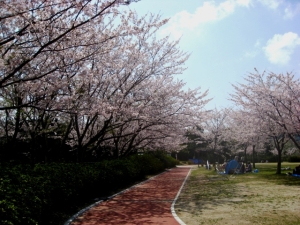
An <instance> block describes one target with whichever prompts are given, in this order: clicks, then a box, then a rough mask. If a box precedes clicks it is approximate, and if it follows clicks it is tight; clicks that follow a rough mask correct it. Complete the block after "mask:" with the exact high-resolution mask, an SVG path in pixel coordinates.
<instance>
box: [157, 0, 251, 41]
mask: <svg viewBox="0 0 300 225" xmlns="http://www.w3.org/2000/svg"><path fill="white" fill-rule="evenodd" d="M250 2H251V0H225V1H223V2H221V3H220V4H218V5H216V3H215V2H214V1H206V2H204V3H203V5H202V6H201V7H198V8H197V9H196V11H195V12H194V13H189V12H187V11H181V12H179V13H177V14H176V15H175V16H173V17H172V18H171V19H170V21H169V24H168V26H167V27H166V28H165V29H164V30H163V31H162V32H163V34H164V35H168V34H171V35H172V36H173V37H174V38H176V39H178V38H180V37H181V36H182V34H183V32H184V31H185V30H190V31H193V30H194V29H195V28H198V27H199V26H200V25H201V24H205V23H209V22H213V21H218V20H222V19H224V18H226V17H228V16H229V15H231V14H232V13H233V12H234V11H235V8H236V7H237V6H243V7H248V6H249V4H250Z"/></svg>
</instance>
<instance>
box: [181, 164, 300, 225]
mask: <svg viewBox="0 0 300 225" xmlns="http://www.w3.org/2000/svg"><path fill="white" fill-rule="evenodd" d="M297 165H299V163H287V162H283V163H282V168H287V167H290V168H291V169H290V170H282V174H276V166H277V164H276V163H256V169H258V170H259V172H258V173H247V174H241V175H234V176H231V175H228V178H229V179H226V178H225V177H224V176H222V175H218V174H217V173H216V172H215V171H214V170H206V169H205V168H203V167H200V168H197V169H195V170H193V171H192V173H191V175H190V177H189V179H188V180H187V182H186V185H185V186H184V188H183V190H182V192H181V194H180V196H179V199H178V201H177V202H176V205H175V210H176V212H177V214H178V216H179V217H183V218H182V220H183V221H184V222H186V221H185V219H186V220H187V222H186V224H187V225H189V224H215V225H218V224H230V222H228V221H230V220H231V219H230V218H231V217H232V219H233V220H234V219H236V220H237V221H241V222H239V224H266V225H273V224H284V225H292V224H300V216H299V215H298V214H299V213H298V212H299V211H300V201H299V200H300V193H299V186H300V179H299V178H296V177H293V176H287V175H286V173H287V172H292V169H293V168H295V166H297ZM226 210H228V211H229V213H227V214H226ZM230 210H231V211H230ZM237 210H238V211H239V212H240V213H237V214H235V213H236V212H237ZM231 214H233V215H231ZM218 215H219V216H218ZM227 217H228V218H227Z"/></svg>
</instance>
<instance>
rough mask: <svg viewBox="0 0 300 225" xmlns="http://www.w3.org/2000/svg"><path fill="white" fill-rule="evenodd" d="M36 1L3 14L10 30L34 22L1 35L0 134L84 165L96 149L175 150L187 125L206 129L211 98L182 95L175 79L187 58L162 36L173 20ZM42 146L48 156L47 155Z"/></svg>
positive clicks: (105, 5)
mask: <svg viewBox="0 0 300 225" xmlns="http://www.w3.org/2000/svg"><path fill="white" fill-rule="evenodd" d="M37 3H38V1H36V2H34V3H32V5H29V6H22V7H21V8H20V9H18V13H16V15H15V16H13V14H12V15H11V16H8V14H7V15H6V14H5V13H4V12H3V13H4V17H3V18H4V19H3V21H4V23H5V24H7V25H6V26H8V27H9V23H13V22H14V21H19V20H20V21H22V18H25V20H26V21H27V20H29V19H28V18H29V17H30V16H31V17H32V18H31V17H30V18H31V19H32V20H33V21H34V22H32V23H30V24H29V25H28V28H27V27H26V28H24V31H20V32H17V33H14V35H15V36H16V39H15V38H13V37H12V38H9V37H10V36H9V35H11V36H13V34H12V33H13V31H12V30H11V31H9V32H8V33H7V34H6V33H5V32H4V30H2V32H3V34H2V37H3V40H2V42H1V43H2V45H3V46H4V47H3V48H2V49H3V51H4V52H3V57H2V63H3V65H4V67H3V71H2V72H1V76H0V78H1V80H0V83H1V90H0V101H1V103H3V104H2V107H1V108H0V115H1V124H0V125H1V126H0V133H1V136H5V137H7V139H10V140H16V139H20V138H22V139H32V140H36V139H40V138H42V139H43V141H44V142H45V145H46V144H47V142H49V138H52V139H56V140H57V139H59V140H60V145H61V146H65V145H67V146H70V148H71V149H72V151H73V152H76V155H77V159H78V160H83V159H84V157H85V155H86V154H91V152H94V151H99V149H100V150H101V149H112V150H111V152H110V153H111V154H112V155H113V156H114V157H118V156H122V155H126V154H130V153H131V152H132V151H137V150H138V149H166V150H170V149H171V148H175V147H176V146H178V145H179V143H180V142H181V141H183V139H184V134H185V130H186V127H188V126H195V124H199V123H201V120H200V119H199V118H202V115H203V114H204V112H203V107H204V106H205V104H206V103H207V102H208V101H209V100H205V97H206V95H207V91H205V92H204V93H201V92H200V89H195V90H188V91H183V86H184V83H183V82H182V81H180V80H179V81H176V80H175V79H174V75H177V74H181V73H182V71H183V70H184V67H183V65H184V63H185V61H186V60H187V59H188V54H186V53H184V52H182V51H180V50H179V48H178V41H175V42H172V41H169V40H168V37H165V38H162V39H157V38H156V31H157V30H158V29H159V28H160V27H161V26H162V25H164V24H165V23H166V22H167V20H161V19H160V16H156V15H146V16H144V17H141V18H139V17H138V16H137V14H136V13H135V12H131V11H129V12H125V11H124V12H123V11H122V12H121V11H118V8H116V7H115V6H117V5H118V4H119V3H120V2H117V1H98V2H94V1H77V3H78V4H79V5H78V4H77V3H76V4H75V3H74V2H73V1H63V2H56V1H52V2H51V4H50V3H49V5H48V4H47V3H48V2H42V3H41V4H40V5H39V4H37ZM73 3H74V4H73ZM100 3H101V4H100ZM3 4H4V6H5V7H6V8H7V10H8V12H10V11H9V10H12V11H13V8H12V5H10V4H8V3H7V2H5V3H3ZM60 4H62V5H60ZM26 10H27V11H26ZM31 12H32V14H30V13H31ZM23 14H24V15H23ZM40 14H41V15H40ZM19 17H20V18H19ZM45 18H48V19H45ZM10 19H11V20H10ZM23 24H27V23H26V22H23ZM39 24H40V25H39ZM38 25H39V26H38ZM20 26H21V25H20ZM31 27H32V28H31ZM37 27H38V29H37ZM33 28H35V29H33ZM18 29H21V28H18ZM31 30H33V31H31ZM29 31H30V32H29ZM12 43H15V44H14V45H12ZM10 45H11V46H10ZM15 45H19V48H16V47H15ZM27 50H28V51H27ZM13 52H14V54H13ZM12 55H14V57H12ZM21 55H22V56H21ZM18 57H19V59H18V60H17V58H18ZM22 57H23V58H22ZM8 59H13V61H11V62H10V61H9V62H8V61H7V60H8ZM12 62H14V63H15V64H12ZM17 63H19V64H17ZM42 148H43V150H44V151H46V152H45V154H44V155H45V157H46V156H47V151H51V149H49V148H48V149H47V148H44V146H42ZM100 155H101V154H100ZM45 160H46V159H45Z"/></svg>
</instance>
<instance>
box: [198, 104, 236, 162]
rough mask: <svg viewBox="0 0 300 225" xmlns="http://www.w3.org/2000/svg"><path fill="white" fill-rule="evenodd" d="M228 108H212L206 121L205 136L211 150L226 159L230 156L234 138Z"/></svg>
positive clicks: (204, 126)
mask: <svg viewBox="0 0 300 225" xmlns="http://www.w3.org/2000/svg"><path fill="white" fill-rule="evenodd" d="M228 125H229V124H228V109H226V108H225V109H220V110H219V109H217V108H215V109H214V110H210V111H209V114H208V117H207V118H206V120H205V121H204V125H203V129H204V137H205V139H206V140H207V142H208V148H209V151H210V152H212V153H213V154H215V155H217V156H221V157H222V158H223V160H224V161H226V160H228V158H229V157H230V155H231V153H230V148H231V143H230V142H231V141H232V138H231V137H230V135H229V133H228V131H229V126H228ZM218 158H219V157H218Z"/></svg>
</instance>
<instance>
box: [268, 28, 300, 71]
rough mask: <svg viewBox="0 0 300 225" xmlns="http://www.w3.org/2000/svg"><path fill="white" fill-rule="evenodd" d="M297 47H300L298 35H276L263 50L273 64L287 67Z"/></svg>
mask: <svg viewBox="0 0 300 225" xmlns="http://www.w3.org/2000/svg"><path fill="white" fill-rule="evenodd" d="M297 46H300V37H299V36H298V34H296V33H293V32H288V33H285V34H283V35H280V34H276V35H274V36H273V38H272V39H269V40H268V42H267V45H266V46H265V47H264V48H263V49H264V51H265V55H266V56H267V58H268V60H269V61H270V62H271V63H273V64H281V65H286V64H287V63H288V62H289V61H290V59H291V55H292V54H293V52H294V50H295V48H296V47H297Z"/></svg>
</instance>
